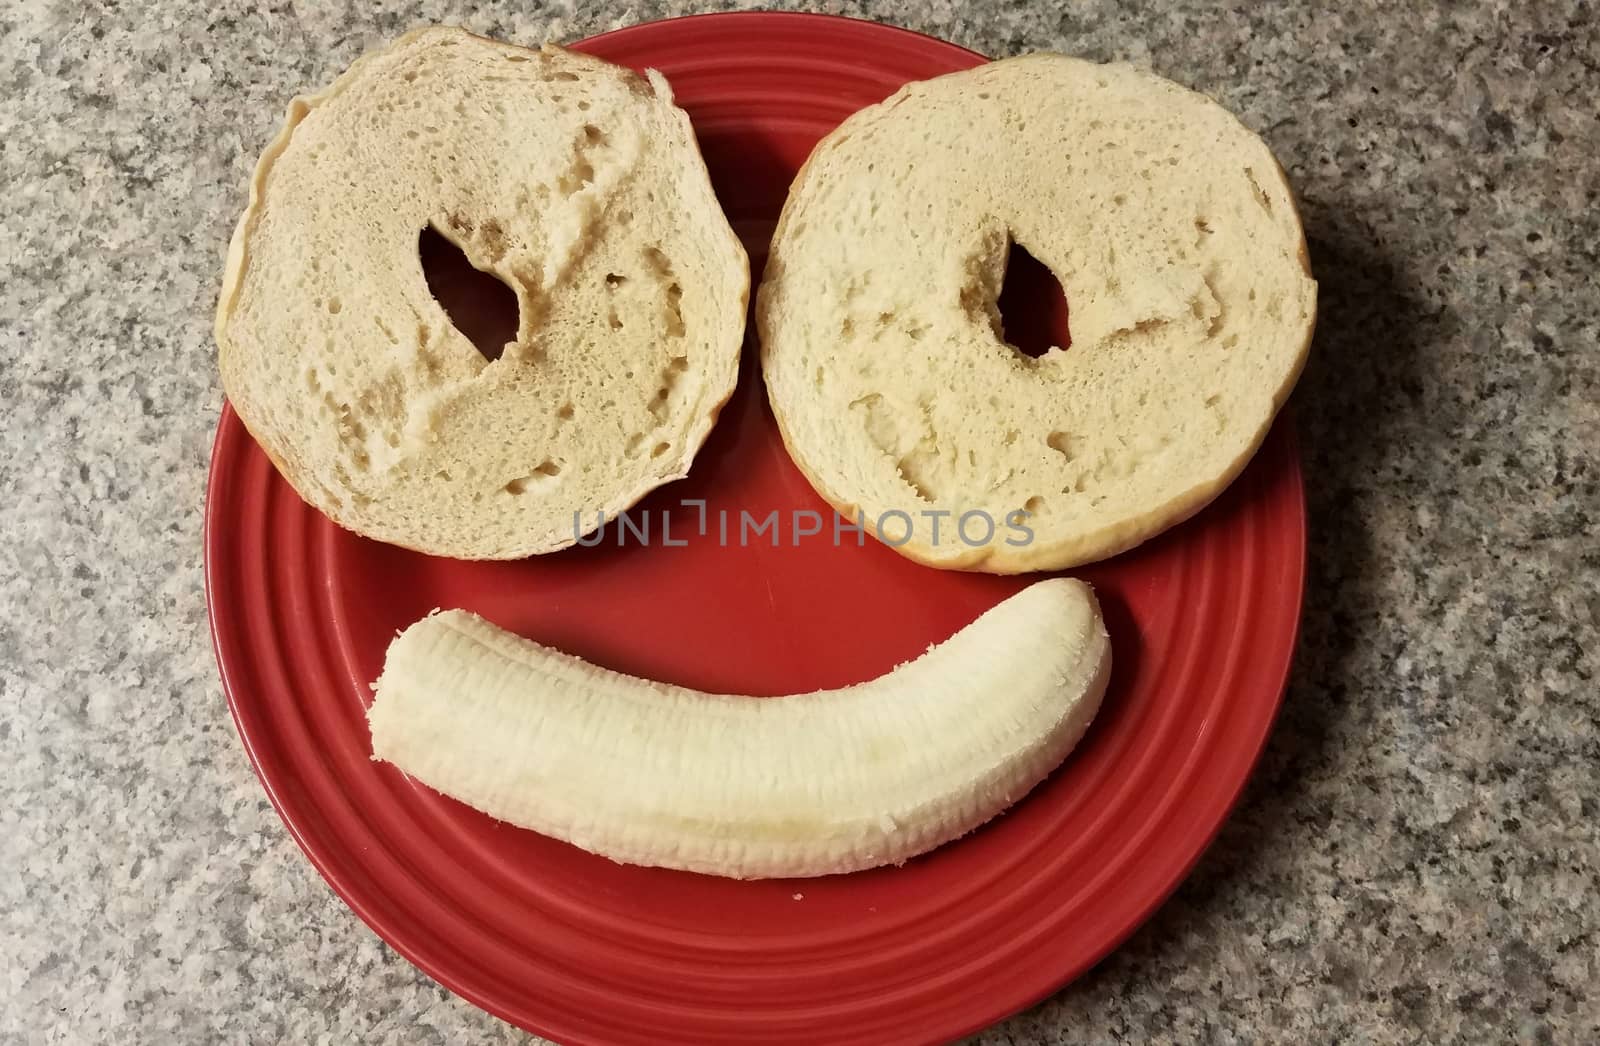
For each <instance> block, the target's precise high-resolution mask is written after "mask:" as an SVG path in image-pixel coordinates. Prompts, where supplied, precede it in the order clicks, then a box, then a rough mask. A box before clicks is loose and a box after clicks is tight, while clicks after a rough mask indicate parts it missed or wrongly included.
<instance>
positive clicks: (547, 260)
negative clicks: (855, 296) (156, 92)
mask: <svg viewBox="0 0 1600 1046" xmlns="http://www.w3.org/2000/svg"><path fill="white" fill-rule="evenodd" d="M429 227H431V228H432V229H434V230H435V231H436V232H437V233H439V234H440V235H442V236H444V237H445V238H446V239H448V240H449V241H451V242H452V243H453V244H454V245H455V246H456V247H458V248H459V249H460V250H461V251H462V252H463V253H464V254H465V256H466V258H467V260H468V261H469V262H471V264H472V265H473V266H474V267H475V268H477V269H479V270H481V271H483V272H487V273H491V274H493V275H494V276H496V277H498V278H499V279H500V280H501V282H503V283H504V284H505V285H506V286H507V287H509V288H510V289H511V290H512V291H513V292H514V293H515V295H516V300H517V305H518V309H519V319H518V326H517V333H516V337H515V340H513V341H511V342H508V343H507V344H506V345H505V346H504V349H503V351H501V352H500V353H499V354H498V358H490V357H491V356H492V355H493V354H492V353H490V354H488V355H486V354H485V353H480V352H479V351H478V349H477V348H476V347H474V345H473V343H472V342H471V341H469V340H468V338H467V337H466V336H465V335H463V334H462V333H461V332H460V331H458V330H457V329H456V328H455V326H454V325H453V324H452V323H451V321H450V318H449V316H448V315H447V314H446V313H445V311H444V309H443V307H442V306H441V305H440V304H439V302H438V301H437V300H435V298H434V296H433V294H432V293H431V292H430V290H429V287H428V282H427V277H426V276H425V274H424V272H423V268H422V262H421V258H420V256H419V249H418V241H419V237H420V236H421V235H422V233H423V231H424V230H425V229H427V228H429ZM748 291H749V266H748V262H747V260H746V257H745V253H744V249H743V247H742V246H741V245H740V243H739V241H738V239H737V238H736V237H735V236H734V234H733V231H732V229H731V228H730V227H729V225H728V222H727V219H726V218H725V217H724V216H723V214H722V211H721V208H720V207H719V205H718V204H717V201H716V198H715V196H714V195H713V193H712V189H711V182H710V178H709V176H708V175H707V173H706V168H705V163H704V161H703V160H702V159H701V156H700V153H699V149H698V146H697V144H696V142H695V138H694V132H693V130H692V129H691V127H690V125H689V119H688V116H687V115H686V114H685V113H684V112H683V110H681V109H679V108H678V107H677V106H675V105H674V104H673V101H672V93H671V89H670V88H669V86H668V85H667V82H666V80H665V79H664V78H662V77H661V76H660V75H659V74H657V73H655V72H653V71H652V72H651V73H649V75H648V76H641V75H639V74H636V73H634V72H633V71H631V70H628V69H625V68H622V67H620V66H616V65H612V64H610V63H608V62H604V61H601V60H599V59H596V58H591V57H588V56H586V55H581V54H577V53H574V52H569V51H565V50H562V49H560V48H556V47H545V48H544V49H543V50H539V51H533V50H528V49H525V48H520V47H513V46H509V45H505V44H500V43H496V42H494V41H490V40H485V39H483V38H481V37H477V36H473V35H471V34H469V33H466V32H464V31H462V30H458V29H447V28H434V29H424V30H419V31H416V32H413V33H409V34H407V35H406V36H404V37H402V38H400V39H399V40H398V41H396V42H395V43H394V44H392V45H391V46H389V47H387V48H385V49H383V50H381V51H376V52H373V53H371V54H368V55H366V56H364V57H362V58H361V59H359V60H358V61H357V62H356V63H355V64H354V65H353V66H351V68H350V69H349V70H348V71H346V72H345V73H344V74H343V75H342V76H340V77H339V79H338V80H337V81H335V82H334V84H333V85H332V86H331V87H329V88H327V89H326V90H324V91H322V92H321V93H318V94H314V95H310V96H307V97H302V98H296V99H295V100H294V101H293V102H292V103H291V104H290V106H289V111H288V115H287V118H286V120H285V125H284V127H283V130H282V131H281V132H280V133H279V134H278V136H277V138H276V139H274V140H273V141H272V143H271V144H270V145H269V146H268V147H267V149H266V151H265V152H264V153H263V155H262V157H261V160H260V163H259V164H258V166H257V168H256V172H255V176H254V177H253V179H252V180H251V183H250V201H249V206H248V208H247V209H246V211H245V213H244V216H243V217H242V218H241V219H240V221H239V225H238V228H237V229H236V231H235V233H234V236H233V240H232V243H231V245H230V247H229V251H228V261H227V267H226V270H225V273H224V277H223V285H222V294H221V300H220V302H219V304H218V307H217V317H216V339H217V345H218V349H219V365H220V369H221V373H222V381H223V386H224V389H225V390H226V392H227V395H228V398H229V400H230V401H231V403H232V404H233V407H234V409H235V411H237V413H238V415H239V417H240V418H241V419H242V420H243V422H244V424H245V425H246V427H247V428H248V429H249V430H250V432H251V434H252V435H253V436H254V437H255V439H256V441H257V442H258V443H259V444H260V445H261V447H262V449H263V450H264V451H265V452H266V453H267V455H268V456H269V457H270V458H271V459H272V461H273V463H274V464H275V465H276V466H277V468H278V470H279V471H280V472H281V473H282V475H283V476H284V478H285V479H286V480H288V482H289V483H290V484H291V485H292V486H293V487H294V488H295V490H296V491H297V492H299V494H300V496H301V497H302V498H304V499H305V500H306V501H307V502H308V503H309V504H311V505H312V506H314V507H315V508H317V509H319V510H320V511H322V512H323V513H324V514H326V515H327V516H329V517H330V518H331V519H333V520H334V521H335V522H336V523H338V524H340V525H341V526H344V527H347V528H349V529H351V530H354V531H356V532H358V533H361V534H364V535H367V536H369V537H373V538H377V539H379V540H382V541H387V542H391V543H393V544H397V545H404V546H407V547H410V548H413V549H417V550H419V551H423V552H428V553H433V554H436V555H444V556H452V557H457V558H463V559H511V558H518V557H522V556H526V555H530V554H534V553H540V552H549V551H553V550H555V549H558V548H562V547H565V546H567V545H570V544H572V543H574V542H575V541H576V540H577V539H578V538H579V537H580V536H581V533H582V532H581V531H580V529H579V524H580V521H582V525H583V526H584V527H587V528H590V529H592V528H593V527H594V526H595V521H596V520H597V519H598V518H599V515H600V514H601V513H604V515H605V516H606V517H614V516H615V515H616V514H617V513H618V512H619V511H621V510H622V509H625V508H627V507H628V506H629V505H631V504H633V503H634V502H635V501H637V500H638V499H639V498H641V497H642V496H644V494H645V493H647V492H648V491H650V490H651V489H653V488H655V487H657V486H659V485H661V484H662V483H665V482H668V481H670V480H673V479H678V478H680V477H682V476H684V475H686V474H687V472H688V470H689V466H690V463H691V462H692V460H693V458H694V455H695V453H696V452H697V451H698V450H699V448H700V446H701V444H702V443H703V442H704V441H705V438H706V436H707V434H708V433H709V432H710V430H711V427H712V425H713V423H714V422H715V420H716V416H717V413H718V411H719V410H720V409H721V408H722V405H723V404H724V403H725V402H726V401H727V399H728V397H729V396H730V395H731V394H732V392H733V388H734V383H735V381H736V379H737V375H738V357H739V349H740V343H741V341H742V338H743V329H744V312H745V302H746V299H747V296H748Z"/></svg>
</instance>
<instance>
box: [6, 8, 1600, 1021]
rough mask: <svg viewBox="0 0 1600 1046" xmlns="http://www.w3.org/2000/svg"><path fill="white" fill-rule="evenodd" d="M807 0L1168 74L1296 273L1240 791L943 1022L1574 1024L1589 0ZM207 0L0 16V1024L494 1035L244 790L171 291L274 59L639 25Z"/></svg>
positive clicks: (1588, 269) (1592, 221)
mask: <svg viewBox="0 0 1600 1046" xmlns="http://www.w3.org/2000/svg"><path fill="white" fill-rule="evenodd" d="M818 6H819V7H820V8H826V9H827V10H829V11H833V12H838V13H845V14H852V15H859V16H865V17H869V18H874V19H878V20H882V21H886V22H892V23H896V24H900V25H904V26H908V27H911V28H914V29H919V30H923V31H925V32H928V33H932V34H935V35H938V36H942V37H946V38H948V39H951V40H954V41H956V42H958V43H961V44H965V45H967V46H969V47H973V48H976V49H978V50H981V51H984V52H987V53H989V54H993V55H1004V54H1011V53H1014V52H1018V51H1023V50H1029V49H1039V48H1055V49H1060V50H1065V51H1069V52H1074V53H1079V54H1083V55H1087V56H1091V57H1094V58H1099V59H1110V58H1119V59H1128V60H1132V61H1134V62H1138V63H1144V64H1148V65H1150V66H1153V67H1154V68H1155V69H1156V70H1157V71H1159V72H1161V73H1164V74H1166V75H1168V76H1171V77H1173V78H1175V79H1177V80H1180V81H1182V82H1184V83H1187V84H1190V85H1192V86H1194V87H1196V88H1199V89H1201V90H1204V91H1207V92H1210V93H1211V94H1213V95H1215V96H1216V97H1218V98H1219V99H1220V100H1222V101H1223V102H1224V103H1225V104H1227V105H1228V106H1229V107H1231V108H1232V109H1234V110H1235V111H1236V112H1238V113H1239V114H1241V115H1242V117H1243V118H1244V119H1245V121H1246V122H1247V123H1249V124H1250V125H1251V126H1253V127H1255V128H1257V129H1258V130H1260V131H1261V132H1262V133H1263V134H1264V135H1265V136H1266V138H1267V139H1268V141H1269V142H1270V144H1271V145H1272V147H1273V149H1274V150H1275V151H1276V152H1277V154H1278V156H1279V157H1280V158H1281V160H1282V161H1283V164H1284V166H1285V168H1286V169H1287V170H1288V172H1289V174H1290V177H1291V179H1292V181H1293V182H1294V184H1295V186H1296V188H1297V189H1298V191H1299V192H1300V194H1301V195H1302V197H1303V200H1304V215H1305V223H1306V229H1307V233H1308V237H1309V241H1310V245H1311V252H1312V256H1313V262H1314V266H1315V270H1316V275H1317V277H1318V278H1319V280H1320V281H1321V323H1320V327H1319V330H1318V332H1317V338H1316V342H1315V347H1314V350H1313V355H1312V359H1311V362H1310V365H1309V368H1308V370H1307V372H1306V374H1305V377H1304V380H1303V381H1302V383H1301V385H1300V388H1299V390H1298V391H1297V392H1296V394H1295V398H1294V414H1295V417H1296V419H1297V421H1298V425H1299V429H1300V434H1301V443H1302V447H1303V451H1304V458H1305V475H1306V487H1307V497H1308V500H1309V508H1310V518H1311V521H1312V531H1311V545H1310V578H1309V596H1308V599H1307V603H1306V608H1305V619H1304V633H1303V643H1302V648H1301V650H1300V653H1299V656H1298V661H1297V665H1296V668H1295V673H1294V679H1293V684H1292V688H1291V690H1290V693H1289V695H1288V697H1287V701H1286V704H1285V707H1284V710H1283V714H1282V716H1281V719H1280V721H1279V723H1278V725H1277V728H1276V730H1275V732H1274V734H1273V736H1272V739H1271V742H1270V746H1269V748H1268V749H1267V752H1266V755H1265V757H1264V761H1263V763H1262V764H1261V767H1260V770H1259V773H1258V774H1257V775H1256V777H1255V778H1254V779H1253V781H1252V783H1251V784H1250V786H1249V787H1248V789H1247V791H1246V792H1245V794H1244V797H1243V800H1242V803H1241V805H1240V807H1239V809H1238V811H1237V813H1236V814H1235V815H1234V817H1233V818H1232V820H1231V821H1230V822H1229V823H1228V825H1227V827H1226V829H1225V830H1224V831H1223V833H1222V835H1221V837H1220V839H1219V840H1218V841H1217V843H1216V845H1215V846H1214V847H1213V848H1212V849H1211V850H1210V851H1209V852H1208V853H1207V855H1206V856H1205V857H1204V859H1203V860H1202V861H1201V863H1200V864H1199V866H1198V867H1197V868H1196V869H1195V872H1194V874H1193V876H1192V878H1190V880H1189V881H1188V882H1187V884H1186V885H1185V886H1183V887H1182V888H1181V889H1180V890H1179V891H1178V893H1177V894H1176V895H1175V896H1174V897H1173V898H1172V900H1171V901H1170V902H1169V903H1168V904H1167V905H1166V906H1165V907H1164V908H1162V909H1161V910H1160V912H1159V913H1158V914H1157V915H1156V916H1155V918H1154V919H1152V920H1151V921H1150V922H1149V924H1148V925H1146V926H1145V927H1144V928H1143V929H1142V930H1140V931H1139V932H1138V933H1137V934H1136V935H1135V936H1134V937H1133V938H1132V939H1131V940H1129V941H1128V942H1127V944H1126V945H1125V946H1124V947H1123V948H1122V949H1121V950H1120V951H1118V952H1117V953H1115V955H1113V956H1112V957H1111V958H1110V959H1108V960H1107V961H1106V962H1104V963H1103V964H1102V965H1101V966H1100V967H1098V968H1097V969H1096V970H1094V971H1093V972H1092V973H1090V974H1089V975H1088V976H1086V977H1085V978H1083V979H1082V980H1081V981H1080V982H1079V983H1077V984H1076V985H1075V986H1073V987H1071V988H1070V989H1068V990H1066V991H1064V992H1062V993H1060V994H1058V995H1057V996H1056V997H1055V998H1053V999H1051V1000H1049V1001H1048V1002H1046V1003H1044V1004H1042V1005H1040V1006H1038V1007H1036V1008H1035V1009H1033V1010H1031V1011H1029V1012H1027V1013H1025V1014H1022V1015H1020V1016H1018V1017H1015V1018H1013V1019H1011V1020H1009V1021H1007V1022H1005V1023H1003V1024H1001V1025H999V1026H997V1027H996V1028H994V1029H992V1030H991V1031H989V1032H987V1033H985V1034H984V1035H982V1036H980V1037H979V1039H978V1041H981V1042H985V1043H995V1044H998V1043H1053V1042H1123V1041H1126V1042H1145V1041H1177V1042H1193V1041H1260V1040H1278V1041H1302V1042H1336V1041H1338V1042H1374V1043H1378V1042H1421V1041H1426V1042H1446V1041H1466V1042H1487V1041H1507V1040H1511V1039H1518V1040H1526V1041H1531V1042H1584V1041H1590V1042H1592V1041H1596V1038H1597V1036H1600V992H1597V990H1596V989H1595V987H1594V984H1595V980H1596V977H1597V975H1600V969H1597V961H1596V954H1597V948H1600V941H1597V939H1596V931H1597V929H1600V903H1597V901H1596V897H1597V893H1600V845H1597V842H1600V841H1597V830H1596V827H1595V824H1596V816H1597V813H1600V811H1597V807H1596V804H1597V802H1600V685H1597V682H1596V674H1597V671H1600V665H1597V660H1600V653H1597V652H1600V592H1597V586H1596V581H1597V577H1600V540H1597V529H1600V499H1597V496H1596V481H1597V468H1600V466H1597V464H1596V461H1595V455H1596V451H1597V450H1600V353H1597V351H1596V343H1597V334H1600V284H1597V279H1596V272H1597V270H1600V201H1597V200H1596V195H1597V192H1600V124H1597V117H1596V103H1595V92H1596V88H1597V86H1600V16H1597V15H1596V13H1595V9H1594V6H1593V4H1592V3H1590V2H1588V0H1546V2H1541V3H1537V4H1505V3H1501V2H1498V0H1475V2H1467V3H1462V4H1456V5H1450V6H1449V7H1448V9H1443V8H1441V9H1437V10H1436V9H1433V8H1432V7H1431V6H1426V5H1416V6H1414V7H1410V8H1404V9H1402V8H1400V7H1387V8H1386V7H1385V6H1384V5H1374V4H1363V5H1359V6H1357V5H1348V6H1344V7H1341V6H1340V5H1305V6H1294V5H1276V4H1232V5H1228V6H1227V7H1222V6H1218V7H1216V8H1211V7H1209V6H1208V5H1206V4H1205V3H1203V2H1201V0H1176V2H1174V3H1158V2H1154V0H1135V2H1132V3H1113V2H1109V0H1090V2H1088V3H1083V4H1074V5H1072V6H1071V7H1070V8H1068V7H1066V6H1060V7H1057V6H1053V5H1047V4H1043V3H1021V2H1012V0H985V2H982V3H977V4H972V5H960V4H955V3H951V2H949V0H885V2H874V3H843V2H839V3H832V2H830V3H826V4H822V5H818ZM232 10H233V8H232V7H231V6H230V5H215V6H212V5H206V4H199V3H190V2H187V0H154V2H153V3H150V4H146V5H135V4H122V5H118V4H105V5H83V6H82V7H80V6H79V5H67V4H58V3H52V2H48V0H18V2H16V3H12V4H9V5H7V6H6V7H5V9H4V10H3V11H0V185H3V186H4V193H3V197H0V216H3V217H0V398H3V402H4V413H3V418H0V441H3V452H0V491H3V492H4V499H3V501H0V533H3V534H4V539H3V541H0V593H3V605H0V697H3V701H0V855H3V859H0V939H3V940H4V944H3V945H0V1043H36V1042H62V1043H79V1042H82V1043H90V1042H149V1043H171V1042H212V1041H227V1042H297V1043H299V1042H303V1043H317V1042H358V1041H359V1042H407V1043H414V1042H435V1041H436V1042H441V1043H444V1042H448V1043H462V1044H466V1043H488V1042H510V1041H522V1040H524V1039H525V1037H524V1036H522V1035H521V1034H520V1033H517V1032H515V1031H514V1030H513V1029H511V1028H510V1027H508V1026H506V1025H503V1024H501V1023H499V1022H498V1021H496V1020H495V1019H493V1018H491V1017H489V1016H487V1015H486V1014H483V1013H481V1012H479V1011H477V1010H476V1009H474V1008H473V1007H471V1006H470V1005H468V1004H466V1003H464V1002H462V1001H460V1000H458V999H456V998H454V997H453V996H452V995H450V994H449V993H448V992H446V991H444V990H443V989H441V988H440V987H438V986H437V985H436V984H434V983H433V982H432V981H430V980H429V979H428V978H427V977H425V976H423V975H421V974H420V973H418V972H417V971H416V970H415V969H413V968H412V967H411V966H410V965H409V964H408V963H407V962H406V961H405V960H403V959H401V958H400V957H399V956H398V955H396V954H395V953H394V952H393V951H391V950H390V949H389V948H388V947H387V946H385V945H384V944H382V943H381V942H380V941H379V940H378V939H377V938H376V937H375V936H374V935H373V934H372V933H371V932H370V931H369V930H368V929H367V928H366V927H365V926H364V925H362V923H361V922H360V921H359V920H358V919H357V918H356V917H355V916H354V915H353V914H351V912H350V911H348V910H347V909H346V908H345V906H344V905H343V904H342V903H341V902H340V901H339V900H338V899H337V898H336V897H335V896H334V894H333V893H332V891H331V890H330V889H329V888H328V887H327V886H326V885H324V884H323V882H322V881H321V880H320V879H319V878H318V876H317V874H316V873H315V872H314V871H313V870H312V868H311V867H310V865H309V864H308V863H307V861H306V860H305V859H304V858H303V857H302V856H301V854H300V852H299V851H298V850H297V849H296V847H295V845H294V843H293V842H292V841H291V840H290V838H289V836H288V834H287V832H286V831H285V830H284V828H283V826H282V825H281V824H280V823H279V821H278V820H277V818H276V816H275V815H274V814H273V812H272V809H271V808H270V806H269V805H268V803H267V799H266V797H265V795H264V794H263V792H262V789H261V787H260V785H259V783H258V782H257V781H256V779H255V777H254V775H253V774H252V773H251V770H250V766H249V763H248V762H247V760H246V758H245V754H244V751H243V749H242V747H241V745H240V744H239V740H238V738H237V736H236V735H235V733H234V729H233V726H232V723H231V722H230V720H229V717H228V712H227V709H226V707H225V705H224V703H223V700H222V697H221V694H220V689H219V685H218V681H217V677H216V668H215V664H214V662H213V660H212V654H211V648H210V643H209V639H208V635H207V628H206V616H205V606H204V601H203V597H202V578H201V559H200V526H201V507H202V503H203V501H204V487H205V478H206V465H207V457H208V452H209V445H210V440H211V435H212V430H213V427H214V425H215V423H216V418H217V411H218V409H219V407H220V404H221V393H220V391H219V389H218V385H217V380H216V373H215V365H214V359H213V352H214V348H213V344H212V341H211V314H212V308H213V304H214V301H215V295H216V291H217V285H218V279H219V273H220V268H221V256H222V251H223V247H224V244H225V242H226V238H227V236H228V234H229V232H230V231H231V226H232V224H233V222H234V220H235V219H236V217H237V216H238V213H239V211H240V209H241V207H242V205H243V202H244V183H245V179H246V176H247V172H248V171H249V169H250V167H251V165H252V164H253V162H254V158H255V156H256V154H257V152H258V151H259V150H260V148H261V147H262V145H263V144H264V143H265V141H266V140H267V138H268V136H269V134H270V133H271V132H272V131H273V130H274V129H275V128H276V126H277V124H278V121H279V119H280V114H281V112H282V110H283V107H284V104H285V102H286V101H287V99H288V98H289V97H290V95H291V94H292V93H294V92H295V91H297V90H298V89H300V88H303V87H306V86H308V85H320V84H323V83H325V82H327V81H328V80H330V79H331V78H332V77H333V75H335V73H336V72H338V71H339V70H340V69H342V68H343V67H344V66H345V65H346V64H347V63H349V62H350V61H351V60H352V59H353V58H354V57H355V56H356V55H358V54H359V53H361V52H362V51H363V50H364V49H366V48H367V47H369V46H371V45H373V44H376V43H378V42H380V41H382V40H384V39H386V38H389V37H393V36H395V35H397V34H398V33H399V32H400V31H402V30H404V29H406V28H409V27H411V26H413V25H416V24H421V23H425V22H435V21H445V22H456V23H460V24H465V25H467V26H469V27H470V28H472V29H475V30H477V31H479V32H483V33H487V34H490V35H493V36H498V37H502V38H505V39H508V40H513V41H518V42H524V43H536V42H538V41H541V40H544V39H570V38H574V37H578V36H582V35H586V34H589V33H592V32H595V31H598V30H602V29H607V28H611V27H614V26H617V25H620V24H625V23H629V22H635V21H641V20H646V19H651V18H656V17H660V16H665V15H671V14H680V13H684V12H685V11H687V10H688V8H687V7H685V6H683V5H680V4H677V3H665V4H663V3H659V2H640V3H626V4H617V5H606V6H605V7H604V8H603V9H601V10H597V9H594V8H585V9H578V8H577V7H576V5H574V4H571V3H559V4H553V5H552V4H547V3H543V2H540V0H523V2H519V3H513V4H499V3H483V4H480V5H476V6H474V5H466V4H457V3H453V2H447V0H427V2H411V3H395V2H393V0H380V2H379V3H376V4H370V5H369V4H357V5H349V4H338V5H327V6H323V5H318V4H315V3H309V2H289V0H284V2H280V3H277V4H274V5H273V6H271V7H270V9H266V10H259V11H253V12H252V13H248V14H238V13H230V11H232Z"/></svg>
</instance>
